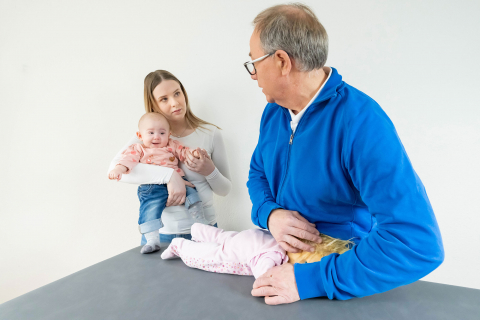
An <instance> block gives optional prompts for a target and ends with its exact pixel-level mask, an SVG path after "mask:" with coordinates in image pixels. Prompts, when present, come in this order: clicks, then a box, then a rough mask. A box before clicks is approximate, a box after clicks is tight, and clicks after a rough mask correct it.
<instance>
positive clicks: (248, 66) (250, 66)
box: [247, 63, 255, 74]
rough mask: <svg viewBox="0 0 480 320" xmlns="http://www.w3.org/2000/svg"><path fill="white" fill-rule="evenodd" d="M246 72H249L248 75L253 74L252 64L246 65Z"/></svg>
mask: <svg viewBox="0 0 480 320" xmlns="http://www.w3.org/2000/svg"><path fill="white" fill-rule="evenodd" d="M247 70H248V72H250V74H255V67H254V66H253V63H249V64H247Z"/></svg>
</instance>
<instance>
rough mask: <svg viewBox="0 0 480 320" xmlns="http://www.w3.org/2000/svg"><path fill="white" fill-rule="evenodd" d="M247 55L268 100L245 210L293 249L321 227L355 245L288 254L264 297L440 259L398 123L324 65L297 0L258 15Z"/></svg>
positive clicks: (290, 297) (342, 290) (358, 283)
mask: <svg viewBox="0 0 480 320" xmlns="http://www.w3.org/2000/svg"><path fill="white" fill-rule="evenodd" d="M254 26H255V29H254V32H253V34H252V37H251V39H250V57H251V58H252V61H250V62H247V63H245V67H246V68H247V70H248V72H249V73H250V75H251V77H252V79H253V80H256V81H257V82H258V86H259V87H261V88H262V91H263V93H264V94H265V96H266V98H267V101H268V104H267V106H266V107H265V110H264V112H263V116H262V120H261V124H260V136H259V139H258V144H257V147H256V149H255V151H254V153H253V156H252V160H251V164H250V173H249V180H248V183H247V186H248V189H249V193H250V198H251V200H252V203H253V208H252V221H253V222H254V223H255V224H256V225H258V226H259V227H261V228H268V229H269V230H270V232H271V233H272V235H273V236H274V237H275V239H276V240H277V241H278V242H279V243H280V244H281V246H282V247H283V248H284V249H285V250H287V251H290V252H297V251H298V250H310V249H312V248H311V247H310V246H308V245H306V244H305V243H303V242H301V241H299V240H298V239H308V240H313V241H317V242H320V241H321V240H320V238H319V236H318V235H319V231H320V232H322V233H325V234H327V235H330V236H332V237H337V238H341V239H353V240H354V241H355V243H356V245H355V246H354V247H353V249H352V250H350V251H348V252H346V253H344V254H342V255H336V254H332V255H329V256H327V257H324V258H323V259H322V260H321V261H320V262H317V263H309V264H295V265H294V266H292V265H291V264H284V265H282V266H277V267H274V268H272V269H270V270H269V271H268V272H267V273H266V274H264V275H263V276H262V277H260V278H258V279H257V280H256V281H255V283H254V285H253V290H252V295H254V296H265V301H266V303H268V304H281V303H289V302H294V301H297V300H299V299H307V298H312V297H322V296H327V297H328V298H330V299H342V300H344V299H350V298H353V297H363V296H368V295H372V294H375V293H379V292H384V291H387V290H390V289H393V288H395V287H398V286H401V285H405V284H408V283H411V282H414V281H416V280H418V279H420V278H421V277H423V276H425V275H427V274H428V273H430V272H431V271H433V270H434V269H435V268H437V267H438V266H439V265H440V264H441V263H442V261H443V258H444V252H443V245H442V240H441V236H440V231H439V229H438V225H437V222H436V220H435V216H434V213H433V210H432V207H431V205H430V202H429V200H428V198H427V194H426V193H425V189H424V186H423V184H422V182H421V181H420V179H419V177H418V176H417V174H416V173H415V171H414V170H413V168H412V164H411V162H410V160H409V158H408V156H407V154H406V152H405V149H404V148H403V146H402V143H401V142H400V139H399V137H398V135H397V133H396V131H395V128H394V126H393V124H392V122H391V121H390V119H389V118H388V116H387V115H386V114H385V113H384V111H383V110H382V109H381V108H380V106H379V105H378V104H377V103H376V102H375V101H374V100H373V99H371V98H370V97H369V96H367V95H366V94H364V93H362V92H360V91H359V90H357V89H355V88H354V87H352V86H350V85H348V84H346V83H345V82H343V81H342V77H341V76H340V74H339V73H338V72H337V70H335V69H334V68H329V67H325V66H324V65H325V62H326V59H327V52H328V39H327V34H326V32H325V29H324V28H323V26H322V25H321V24H320V22H319V21H318V19H317V18H316V16H315V14H314V13H313V12H312V11H311V10H310V9H309V8H308V7H306V6H304V5H300V4H293V5H280V6H275V7H271V8H268V9H266V10H265V11H263V12H261V13H260V14H259V15H258V16H257V17H256V18H255V20H254Z"/></svg>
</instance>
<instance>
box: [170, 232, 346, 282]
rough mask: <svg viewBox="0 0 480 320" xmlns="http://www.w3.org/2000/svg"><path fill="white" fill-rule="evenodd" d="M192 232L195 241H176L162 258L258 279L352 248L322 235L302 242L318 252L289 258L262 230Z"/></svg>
mask: <svg viewBox="0 0 480 320" xmlns="http://www.w3.org/2000/svg"><path fill="white" fill-rule="evenodd" d="M191 232H192V240H194V241H196V242H194V241H190V240H187V239H184V238H175V239H173V240H172V243H171V244H170V246H168V248H167V249H165V251H164V252H163V253H162V255H161V257H162V259H173V258H176V257H180V258H181V259H182V260H183V262H184V263H185V264H186V265H187V266H189V267H192V268H197V269H202V270H206V271H210V272H218V273H231V274H238V275H247V276H248V275H253V276H254V277H255V278H258V277H260V276H261V275H262V274H264V273H265V272H267V271H268V269H270V268H272V267H274V266H279V265H281V264H283V263H285V262H287V261H288V262H289V263H292V264H294V263H305V262H306V263H311V262H316V261H320V259H322V257H324V256H327V255H329V254H331V253H337V254H342V253H344V252H346V251H348V250H349V249H350V248H351V247H352V245H353V242H351V241H348V240H340V239H335V238H332V237H329V236H327V235H323V234H320V237H321V238H322V243H320V244H319V243H313V242H309V241H304V240H302V241H304V242H306V243H308V244H310V245H312V246H314V247H315V252H307V251H303V252H300V253H288V255H287V254H286V252H285V250H284V249H283V248H282V247H281V246H280V245H279V244H278V243H277V241H275V238H273V236H272V235H271V233H270V232H268V231H267V230H263V229H249V230H245V231H242V232H235V231H224V230H222V229H218V228H215V227H212V226H208V225H203V224H199V223H195V224H194V225H193V226H192V229H191Z"/></svg>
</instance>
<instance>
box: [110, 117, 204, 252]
mask: <svg viewBox="0 0 480 320" xmlns="http://www.w3.org/2000/svg"><path fill="white" fill-rule="evenodd" d="M138 129H139V131H138V132H137V137H138V138H139V139H140V140H142V142H143V143H142V144H140V143H136V144H133V145H131V146H129V147H128V148H127V149H126V150H125V151H124V152H123V154H122V158H121V159H120V161H119V162H118V164H117V165H116V166H115V168H114V169H113V170H112V171H110V172H109V174H108V178H109V179H110V180H115V179H116V180H117V181H118V180H120V179H121V177H122V174H128V173H129V172H130V171H131V170H132V169H133V168H134V167H135V166H136V165H137V164H138V163H139V162H141V163H146V164H153V165H158V166H163V167H168V168H172V169H174V170H175V171H177V172H178V173H179V174H180V176H182V178H183V179H184V180H185V181H188V180H187V179H186V178H185V173H184V172H183V170H182V169H180V168H179V167H178V160H180V161H185V158H186V154H187V152H190V149H189V148H187V147H184V146H182V145H181V144H180V143H179V142H178V141H175V140H172V139H170V124H169V122H168V120H167V119H166V118H165V117H164V116H163V115H161V114H159V113H153V112H151V113H146V114H144V115H143V116H142V117H141V118H140V121H139V122H138ZM192 155H193V156H194V157H196V158H199V155H198V152H197V151H196V150H194V151H193V153H192ZM177 158H178V159H177ZM186 189H187V194H186V195H187V197H186V200H185V207H186V208H187V209H188V212H189V213H190V214H191V215H192V216H193V218H194V219H195V221H197V222H200V223H206V220H205V216H204V213H203V207H202V202H201V200H200V197H199V196H198V193H197V191H196V189H195V188H191V187H189V186H186ZM167 198H168V191H167V186H166V185H164V184H142V185H140V186H139V187H138V199H139V200H140V217H139V218H138V224H139V230H140V233H142V234H144V235H145V238H146V240H147V243H146V244H145V245H144V246H143V248H142V249H141V251H140V252H141V253H151V252H155V251H158V250H160V240H159V237H158V230H159V229H160V228H161V227H163V223H162V220H161V216H162V212H163V210H164V209H165V206H166V203H167Z"/></svg>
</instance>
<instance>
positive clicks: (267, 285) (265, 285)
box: [252, 263, 300, 305]
mask: <svg viewBox="0 0 480 320" xmlns="http://www.w3.org/2000/svg"><path fill="white" fill-rule="evenodd" d="M252 296H254V297H265V303H266V304H270V305H277V304H283V303H292V302H295V301H298V300H300V295H299V294H298V288H297V281H296V280H295V273H294V269H293V265H292V264H290V263H285V264H283V265H281V266H277V267H273V268H271V269H270V270H268V271H267V272H265V273H264V274H263V275H262V276H261V277H259V278H258V279H257V280H255V282H254V283H253V290H252Z"/></svg>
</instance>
